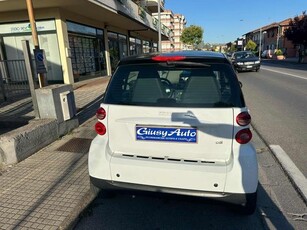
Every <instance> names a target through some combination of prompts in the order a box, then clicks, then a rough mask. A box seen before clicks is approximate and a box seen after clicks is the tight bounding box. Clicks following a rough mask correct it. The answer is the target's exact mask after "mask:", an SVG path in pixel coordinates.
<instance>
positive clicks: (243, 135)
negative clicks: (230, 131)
mask: <svg viewBox="0 0 307 230" xmlns="http://www.w3.org/2000/svg"><path fill="white" fill-rule="evenodd" d="M252 137H253V134H252V132H251V131H250V130H249V129H242V130H240V131H239V132H238V133H237V134H236V141H237V142H238V143H239V144H246V143H248V142H249V141H250V140H251V139H252Z"/></svg>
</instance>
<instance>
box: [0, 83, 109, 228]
mask: <svg viewBox="0 0 307 230" xmlns="http://www.w3.org/2000/svg"><path fill="white" fill-rule="evenodd" d="M108 80H109V78H96V79H91V80H87V81H83V82H79V83H76V84H74V94H75V100H76V107H77V111H78V113H77V117H78V119H79V123H80V126H79V127H78V128H76V129H75V130H74V131H73V132H72V133H70V134H68V135H66V136H64V137H63V138H61V139H59V140H57V141H55V142H54V143H52V144H50V145H49V146H47V147H45V148H44V149H42V150H40V151H38V152H37V153H35V154H33V155H32V156H30V157H29V158H27V159H25V160H24V161H22V162H20V163H18V164H16V165H14V166H11V167H9V168H8V169H6V171H5V172H3V171H2V173H1V168H0V185H1V186H0V229H1V230H2V229H3V230H4V229H5V230H6V229H66V228H69V227H70V226H71V224H72V223H73V221H74V220H75V219H76V217H77V216H78V215H79V213H80V212H81V210H83V208H84V207H85V206H86V205H87V204H89V203H90V202H91V200H93V199H94V197H95V195H96V194H94V193H92V192H91V191H90V185H89V177H88V171H87V153H88V149H89V147H90V143H91V140H92V139H93V138H94V137H95V135H96V133H95V131H94V129H93V126H94V124H95V122H96V119H95V117H93V116H94V115H95V112H96V109H97V108H98V106H99V104H100V102H101V98H102V95H103V93H104V91H105V88H106V85H107V83H108ZM14 106H17V108H18V103H17V104H15V105H10V108H9V109H8V108H1V109H2V111H0V112H4V111H6V113H7V114H8V111H14V109H12V108H14ZM5 109H7V110H5ZM31 113H33V111H30V112H29V113H27V114H25V115H26V116H29V117H31V115H32V114H31ZM29 144H30V143H29ZM1 174H2V175H1Z"/></svg>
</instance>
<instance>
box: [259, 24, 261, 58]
mask: <svg viewBox="0 0 307 230" xmlns="http://www.w3.org/2000/svg"><path fill="white" fill-rule="evenodd" d="M261 40H262V27H260V31H259V59H261V46H262V44H261Z"/></svg>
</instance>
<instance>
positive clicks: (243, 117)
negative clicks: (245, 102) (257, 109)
mask: <svg viewBox="0 0 307 230" xmlns="http://www.w3.org/2000/svg"><path fill="white" fill-rule="evenodd" d="M236 121H237V124H238V125H240V126H246V125H249V124H250V123H251V116H250V115H249V113H248V112H242V113H240V114H239V115H238V116H237V118H236Z"/></svg>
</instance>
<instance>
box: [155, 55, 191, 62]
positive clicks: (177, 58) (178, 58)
mask: <svg viewBox="0 0 307 230" xmlns="http://www.w3.org/2000/svg"><path fill="white" fill-rule="evenodd" d="M151 59H152V60H153V61H165V62H167V61H182V60H184V59H185V57H184V56H155V57H152V58H151Z"/></svg>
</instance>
